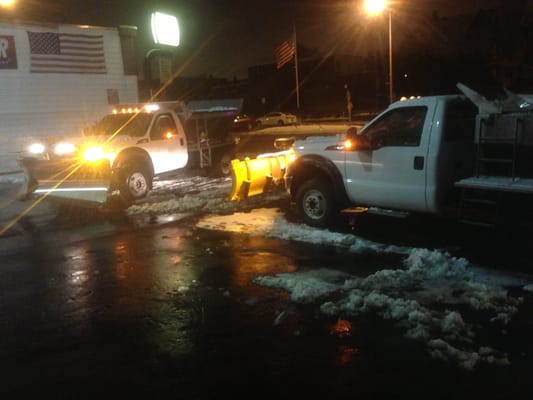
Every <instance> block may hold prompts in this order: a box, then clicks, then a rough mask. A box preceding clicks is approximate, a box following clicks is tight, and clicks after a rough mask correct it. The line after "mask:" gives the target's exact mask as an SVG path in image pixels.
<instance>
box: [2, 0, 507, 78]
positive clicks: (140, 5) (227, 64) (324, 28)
mask: <svg viewBox="0 0 533 400" xmlns="http://www.w3.org/2000/svg"><path fill="white" fill-rule="evenodd" d="M509 1H511V2H512V1H515V0H509ZM500 2H501V1H499V0H468V1H464V0H395V1H394V2H392V3H391V7H394V8H393V38H394V39H393V40H395V41H396V42H397V43H398V44H399V45H401V42H402V39H403V33H404V32H406V31H409V30H412V29H418V30H421V31H422V32H423V33H424V35H426V36H429V37H431V35H432V29H431V19H430V16H431V14H432V12H435V11H437V12H438V13H439V15H442V16H446V15H450V14H457V13H463V12H466V11H475V10H476V9H479V8H481V7H488V6H490V5H491V4H498V3H500ZM360 4H361V1H360V0H269V1H259V0H175V1H170V0H166V1H165V0H160V1H157V0H156V1H146V0H144V1H143V0H91V1H83V2H82V1H77V0H56V1H43V0H18V4H17V6H16V8H14V9H13V10H10V11H8V12H6V11H5V10H3V11H2V16H3V19H9V20H21V21H36V22H51V23H66V24H87V25H100V26H112V27H114V26H118V25H135V26H137V27H138V38H139V49H140V50H139V52H140V53H141V55H142V54H143V52H145V51H147V50H148V49H149V48H150V42H149V40H151V39H150V30H149V29H150V26H149V23H150V21H149V19H150V18H149V16H150V13H151V12H152V11H156V10H158V11H164V12H168V13H172V14H174V15H176V16H177V18H178V22H179V24H180V30H181V45H180V47H179V48H178V49H177V50H176V51H177V59H178V60H179V63H180V65H181V66H182V68H183V70H182V75H183V76H201V75H212V76H214V77H223V78H233V77H236V78H245V77H246V74H247V67H249V66H253V65H261V64H270V63H273V62H274V49H275V47H276V46H277V45H278V44H280V43H281V42H282V41H283V40H285V39H288V38H289V36H290V34H291V33H292V30H293V26H295V27H296V33H297V37H298V43H299V45H300V46H305V47H306V48H309V49H311V50H313V49H314V50H316V51H318V52H319V53H320V54H322V55H327V54H332V53H337V54H355V55H364V54H365V53H366V52H368V51H369V49H371V48H373V47H375V48H377V49H379V51H387V46H388V42H387V32H388V30H387V26H388V25H387V24H386V22H387V21H386V18H385V17H382V18H377V19H373V20H369V19H368V17H365V16H363V15H361V13H360V11H358V7H360Z"/></svg>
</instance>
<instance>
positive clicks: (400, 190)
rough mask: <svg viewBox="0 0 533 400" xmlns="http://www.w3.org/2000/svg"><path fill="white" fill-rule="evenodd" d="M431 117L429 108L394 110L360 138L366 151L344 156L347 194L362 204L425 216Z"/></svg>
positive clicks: (375, 122)
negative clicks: (423, 214)
mask: <svg viewBox="0 0 533 400" xmlns="http://www.w3.org/2000/svg"><path fill="white" fill-rule="evenodd" d="M430 114H431V113H430V112H429V111H428V107H427V106H426V105H416V106H404V107H399V108H394V109H391V110H390V111H388V112H386V113H384V114H383V115H382V116H381V117H379V118H378V119H376V120H375V121H373V122H372V123H371V124H370V125H368V126H367V127H365V129H364V130H363V131H362V132H361V133H360V134H361V135H362V136H363V137H362V138H361V139H363V138H364V139H365V140H364V141H361V142H362V143H366V144H367V145H366V146H364V147H363V148H361V149H360V150H357V149H355V150H353V151H349V150H346V151H345V176H346V183H345V185H346V189H347V192H348V196H349V197H350V199H351V200H352V201H354V202H356V203H359V204H366V205H370V206H377V207H386V208H392V209H394V208H396V209H403V210H411V211H425V210H426V200H425V188H426V164H427V148H428V140H429V139H428V137H429V134H425V135H423V134H422V133H423V132H425V130H427V132H429V130H430V129H431V123H430V120H431V118H426V116H427V115H430Z"/></svg>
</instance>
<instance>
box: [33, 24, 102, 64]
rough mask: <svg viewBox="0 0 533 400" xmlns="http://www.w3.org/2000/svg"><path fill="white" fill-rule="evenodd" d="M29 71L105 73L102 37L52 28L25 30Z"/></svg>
mask: <svg viewBox="0 0 533 400" xmlns="http://www.w3.org/2000/svg"><path fill="white" fill-rule="evenodd" d="M28 39H29V42H30V63H31V65H30V72H42V73H50V72H52V73H53V72H56V73H58V72H59V73H61V72H63V73H79V74H85V73H90V74H105V73H106V65H105V57H104V38H103V36H102V35H83V34H71V33H55V32H28Z"/></svg>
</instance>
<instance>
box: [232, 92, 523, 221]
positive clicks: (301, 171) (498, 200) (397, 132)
mask: <svg viewBox="0 0 533 400" xmlns="http://www.w3.org/2000/svg"><path fill="white" fill-rule="evenodd" d="M457 86H458V88H459V89H460V90H461V91H462V92H463V94H457V95H443V96H430V97H421V98H414V99H408V100H403V101H397V102H395V103H393V104H391V105H390V106H389V107H388V108H387V109H386V110H384V111H383V112H382V113H380V114H379V115H377V116H376V117H375V118H373V119H372V120H371V121H369V122H368V123H367V124H366V125H365V126H364V127H363V128H362V129H361V130H360V131H359V132H355V131H353V132H350V130H348V132H346V133H345V134H342V135H337V136H330V137H322V138H309V139H306V140H301V141H295V142H294V143H293V144H292V146H291V149H290V150H288V151H287V150H286V151H284V152H280V153H279V154H277V155H276V156H273V155H272V156H267V157H264V158H263V159H262V161H261V162H262V163H267V164H268V161H267V160H269V159H272V158H273V157H278V158H279V157H280V156H281V155H283V157H284V159H285V160H286V165H285V169H284V170H283V172H282V173H281V174H277V175H276V176H275V178H276V179H274V181H277V182H278V185H281V186H283V188H284V189H288V191H289V193H290V196H291V200H292V201H293V202H294V203H295V204H296V208H297V210H298V212H299V215H300V216H301V218H302V219H303V220H304V221H305V222H306V223H307V224H309V225H312V226H317V227H324V226H327V225H329V224H330V223H331V222H332V221H333V220H335V219H336V218H337V217H338V216H339V215H340V213H341V212H343V213H351V212H357V213H359V212H361V211H369V210H370V211H373V210H377V211H385V210H387V211H390V212H391V214H396V215H399V214H405V213H425V214H431V215H436V216H439V217H444V218H453V219H455V220H459V221H462V222H467V223H472V224H478V225H485V226H496V225H498V224H504V223H520V224H522V223H523V224H527V225H528V226H529V225H530V224H531V222H532V221H533V102H531V101H530V100H528V99H529V97H528V96H526V95H522V96H519V95H515V94H513V93H510V92H508V91H506V93H507V97H506V98H505V99H502V100H494V101H489V100H487V99H486V98H485V97H483V96H481V95H480V94H478V93H477V92H475V91H473V90H471V89H469V88H468V87H466V86H464V85H462V84H458V85H457ZM285 143H286V142H285ZM243 163H244V162H242V161H239V162H234V163H233V169H234V180H235V183H234V188H233V198H234V199H240V198H242V197H245V196H242V195H240V194H241V193H246V190H244V189H243V188H248V187H254V181H253V180H251V181H250V180H247V178H246V175H245V174H242V173H239V169H242V164H243ZM265 165H266V164H265ZM264 171H265V173H264V175H268V176H270V177H272V176H273V174H272V173H271V171H269V170H268V168H264ZM281 177H282V178H283V182H281V179H280V178H281ZM256 180H257V179H256ZM270 181H272V179H270ZM265 182H266V181H265ZM255 186H257V185H255ZM261 191H262V190H261V189H259V190H255V191H254V193H252V195H253V194H257V193H260V192H261Z"/></svg>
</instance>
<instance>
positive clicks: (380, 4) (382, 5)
mask: <svg viewBox="0 0 533 400" xmlns="http://www.w3.org/2000/svg"><path fill="white" fill-rule="evenodd" d="M385 9H386V10H387V12H388V14H389V102H390V103H392V101H393V93H394V85H393V80H392V12H391V9H390V6H389V4H387V0H365V10H366V12H367V14H368V15H370V16H374V15H378V14H381V13H382V12H383V10H385Z"/></svg>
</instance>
